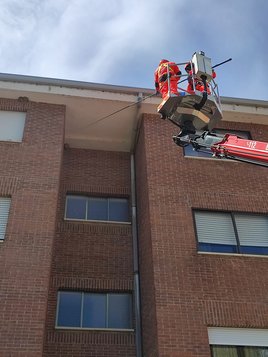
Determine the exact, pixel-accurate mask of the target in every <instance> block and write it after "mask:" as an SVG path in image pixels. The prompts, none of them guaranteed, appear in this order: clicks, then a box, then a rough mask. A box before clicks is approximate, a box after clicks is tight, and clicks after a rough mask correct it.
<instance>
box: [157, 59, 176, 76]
mask: <svg viewBox="0 0 268 357" xmlns="http://www.w3.org/2000/svg"><path fill="white" fill-rule="evenodd" d="M162 67H168V63H167V62H165V63H161V64H160V66H159V68H158V76H160V71H161V69H162ZM171 71H172V72H173V73H175V71H174V69H173V68H171V67H170V66H169V72H171Z"/></svg>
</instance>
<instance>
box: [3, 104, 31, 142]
mask: <svg viewBox="0 0 268 357" xmlns="http://www.w3.org/2000/svg"><path fill="white" fill-rule="evenodd" d="M1 113H3V116H5V115H6V116H8V117H10V120H11V121H12V120H13V118H12V116H13V117H14V120H15V121H16V123H20V125H19V129H21V130H20V131H19V134H20V135H15V137H16V139H13V138H12V139H5V138H1V135H0V143H9V144H10V143H12V144H20V143H22V142H23V141H24V135H25V126H26V117H27V112H26V111H18V110H0V128H1V124H2V123H1V118H2V115H1ZM5 113H6V114H5ZM16 114H17V115H18V117H15V116H16ZM17 125H18V124H17ZM17 128H18V127H16V129H17Z"/></svg>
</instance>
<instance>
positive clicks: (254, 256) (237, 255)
mask: <svg viewBox="0 0 268 357" xmlns="http://www.w3.org/2000/svg"><path fill="white" fill-rule="evenodd" d="M197 254H200V255H203V254H204V255H227V256H232V257H248V258H265V259H267V258H268V255H265V254H238V253H221V252H199V251H198V252H197Z"/></svg>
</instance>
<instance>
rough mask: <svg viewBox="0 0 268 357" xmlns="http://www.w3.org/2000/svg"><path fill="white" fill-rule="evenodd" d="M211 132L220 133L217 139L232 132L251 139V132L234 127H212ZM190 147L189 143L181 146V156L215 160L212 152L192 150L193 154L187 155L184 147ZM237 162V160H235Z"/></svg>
mask: <svg viewBox="0 0 268 357" xmlns="http://www.w3.org/2000/svg"><path fill="white" fill-rule="evenodd" d="M211 133H212V134H220V135H222V136H221V137H219V140H220V139H221V138H223V137H224V135H225V134H228V133H229V134H232V135H237V136H239V134H240V135H243V134H245V137H244V138H245V139H248V140H252V136H251V133H250V131H247V130H236V129H222V128H217V129H213V130H212V131H211ZM189 147H190V148H191V145H187V146H186V147H184V148H183V156H184V157H185V158H197V159H213V160H217V158H215V157H213V156H212V152H209V151H207V153H205V152H201V151H196V150H192V151H191V152H192V153H195V154H193V155H189V154H187V153H186V150H188V149H186V148H189ZM222 160H224V161H228V162H232V160H227V159H225V158H222ZM236 162H237V161H236Z"/></svg>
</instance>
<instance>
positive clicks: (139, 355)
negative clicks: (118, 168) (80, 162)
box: [131, 154, 143, 357]
mask: <svg viewBox="0 0 268 357" xmlns="http://www.w3.org/2000/svg"><path fill="white" fill-rule="evenodd" d="M131 202H132V244H133V273H134V309H135V340H136V357H142V355H143V354H142V334H141V307H140V276H139V252H138V230H137V205H136V179H135V158H134V154H131Z"/></svg>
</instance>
